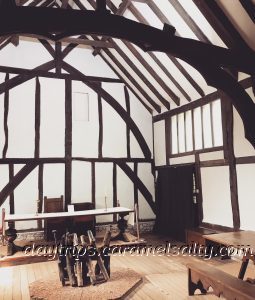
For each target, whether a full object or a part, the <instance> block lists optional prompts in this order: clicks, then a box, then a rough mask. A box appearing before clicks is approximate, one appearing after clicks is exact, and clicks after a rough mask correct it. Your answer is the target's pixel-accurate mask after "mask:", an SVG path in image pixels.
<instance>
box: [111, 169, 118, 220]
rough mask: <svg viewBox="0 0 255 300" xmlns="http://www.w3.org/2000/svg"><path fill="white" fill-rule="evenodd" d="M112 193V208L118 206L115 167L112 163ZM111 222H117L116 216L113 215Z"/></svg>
mask: <svg viewBox="0 0 255 300" xmlns="http://www.w3.org/2000/svg"><path fill="white" fill-rule="evenodd" d="M112 191H113V196H112V199H113V203H112V204H113V207H117V206H118V198H117V197H118V196H117V166H116V163H113V174H112ZM113 222H117V216H116V214H115V215H113Z"/></svg>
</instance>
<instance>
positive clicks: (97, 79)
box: [0, 64, 123, 86]
mask: <svg viewBox="0 0 255 300" xmlns="http://www.w3.org/2000/svg"><path fill="white" fill-rule="evenodd" d="M52 65H53V64H52ZM0 72H1V73H10V74H19V75H29V76H32V77H45V78H53V79H69V80H75V81H79V78H78V77H77V76H74V75H70V74H66V73H61V74H57V73H53V72H48V71H43V70H40V69H32V70H29V69H23V68H13V67H6V66H0ZM87 80H88V81H93V82H115V83H123V80H121V79H118V78H116V79H115V78H108V77H97V76H87ZM22 83H23V82H22ZM0 86H1V85H0Z"/></svg>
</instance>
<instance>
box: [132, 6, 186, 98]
mask: <svg viewBox="0 0 255 300" xmlns="http://www.w3.org/2000/svg"><path fill="white" fill-rule="evenodd" d="M129 10H130V12H131V13H132V14H133V15H134V16H135V18H136V19H137V20H138V21H139V22H141V23H143V24H146V25H149V22H148V21H147V20H146V19H145V17H144V16H143V15H142V14H141V13H140V12H139V10H138V9H136V7H135V6H134V5H133V4H131V5H130V6H129ZM148 54H149V56H150V57H151V58H152V59H153V60H154V61H155V63H156V64H157V65H158V66H159V67H160V68H161V69H162V71H163V72H164V73H165V74H166V76H167V77H168V78H169V79H170V80H171V81H172V82H173V84H174V85H175V86H176V87H177V89H178V90H179V91H180V92H181V93H182V94H183V96H184V97H185V98H186V99H187V100H188V101H191V98H190V96H189V95H188V94H187V92H186V91H185V90H184V89H183V88H182V86H181V85H180V84H179V82H178V81H177V80H176V79H175V77H174V76H172V74H171V73H170V72H169V71H168V69H167V68H166V67H165V66H164V65H163V63H162V62H161V61H160V60H159V59H158V58H157V56H156V55H155V54H154V53H153V52H148Z"/></svg>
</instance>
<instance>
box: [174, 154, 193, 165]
mask: <svg viewBox="0 0 255 300" xmlns="http://www.w3.org/2000/svg"><path fill="white" fill-rule="evenodd" d="M194 162H195V155H185V156H181V157H173V158H170V159H169V163H170V165H179V164H189V163H194Z"/></svg>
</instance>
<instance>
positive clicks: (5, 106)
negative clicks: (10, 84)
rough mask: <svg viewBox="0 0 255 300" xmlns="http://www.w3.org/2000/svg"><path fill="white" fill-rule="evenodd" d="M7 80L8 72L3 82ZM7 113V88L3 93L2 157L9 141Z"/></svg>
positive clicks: (5, 152) (4, 156)
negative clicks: (3, 140)
mask: <svg viewBox="0 0 255 300" xmlns="http://www.w3.org/2000/svg"><path fill="white" fill-rule="evenodd" d="M8 80H9V74H8V73H7V74H6V76H5V83H6V82H7V81H8ZM8 114H9V90H7V91H5V93H4V136H5V142H4V148H3V158H6V154H7V150H8V142H9V129H8Z"/></svg>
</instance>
